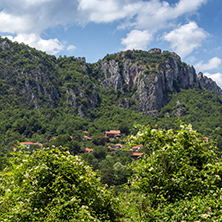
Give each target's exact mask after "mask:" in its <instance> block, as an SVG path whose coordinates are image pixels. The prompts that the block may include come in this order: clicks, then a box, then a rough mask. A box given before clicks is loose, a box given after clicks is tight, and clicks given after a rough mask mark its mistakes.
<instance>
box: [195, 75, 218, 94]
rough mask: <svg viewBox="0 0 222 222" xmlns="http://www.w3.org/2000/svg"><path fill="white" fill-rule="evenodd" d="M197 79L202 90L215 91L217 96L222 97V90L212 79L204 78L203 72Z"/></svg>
mask: <svg viewBox="0 0 222 222" xmlns="http://www.w3.org/2000/svg"><path fill="white" fill-rule="evenodd" d="M197 79H198V81H199V83H200V86H201V87H202V88H204V89H207V90H209V91H213V92H214V93H215V94H217V95H219V96H222V90H221V88H220V87H219V86H218V85H217V84H216V82H214V81H213V80H212V79H211V78H208V77H207V76H204V75H203V73H202V72H199V73H198V75H197Z"/></svg>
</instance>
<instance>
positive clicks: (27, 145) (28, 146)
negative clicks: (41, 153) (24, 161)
mask: <svg viewBox="0 0 222 222" xmlns="http://www.w3.org/2000/svg"><path fill="white" fill-rule="evenodd" d="M20 144H23V145H25V147H26V148H28V149H29V148H30V145H38V146H41V147H42V146H43V145H42V144H41V143H32V142H20Z"/></svg>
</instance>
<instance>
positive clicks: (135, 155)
mask: <svg viewBox="0 0 222 222" xmlns="http://www.w3.org/2000/svg"><path fill="white" fill-rule="evenodd" d="M143 154H144V153H133V154H132V155H131V157H132V158H133V159H134V160H137V159H138V158H140V157H141V156H142V155H143Z"/></svg>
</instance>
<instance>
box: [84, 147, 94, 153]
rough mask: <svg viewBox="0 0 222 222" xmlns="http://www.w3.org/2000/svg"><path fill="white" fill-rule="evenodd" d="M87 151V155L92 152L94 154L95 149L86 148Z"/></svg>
mask: <svg viewBox="0 0 222 222" xmlns="http://www.w3.org/2000/svg"><path fill="white" fill-rule="evenodd" d="M85 151H86V152H87V153H91V152H93V149H89V148H85Z"/></svg>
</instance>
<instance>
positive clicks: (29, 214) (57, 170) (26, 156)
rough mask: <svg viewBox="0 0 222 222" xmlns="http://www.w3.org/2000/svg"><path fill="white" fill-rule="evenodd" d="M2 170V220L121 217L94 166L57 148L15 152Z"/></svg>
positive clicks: (0, 176) (0, 183)
mask: <svg viewBox="0 0 222 222" xmlns="http://www.w3.org/2000/svg"><path fill="white" fill-rule="evenodd" d="M10 162H11V166H9V167H7V168H5V169H4V170H3V172H1V174H0V185H1V186H0V187H1V188H0V212H1V215H0V220H1V221H7V220H9V221H117V220H118V219H117V218H118V217H119V210H118V209H117V202H116V200H115V199H114V198H113V196H112V195H111V193H110V192H108V191H107V190H105V188H104V187H102V186H101V184H100V182H99V180H98V179H97V178H96V175H95V173H94V172H93V171H92V169H91V167H90V166H88V165H87V164H85V163H84V162H83V161H82V159H81V158H80V157H79V156H72V155H70V154H69V153H68V152H64V151H61V150H59V149H57V148H55V149H52V150H50V149H49V148H46V149H39V150H37V151H34V152H33V153H32V154H31V155H30V153H29V152H26V151H23V149H22V148H19V151H17V152H15V153H13V154H12V157H11V158H10Z"/></svg>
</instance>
